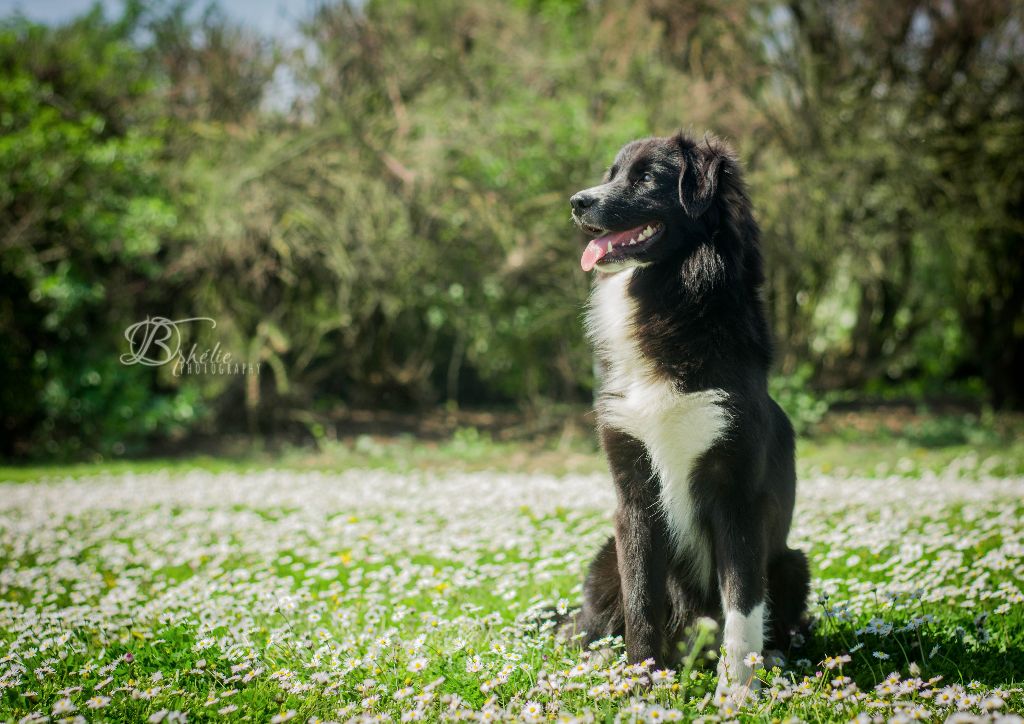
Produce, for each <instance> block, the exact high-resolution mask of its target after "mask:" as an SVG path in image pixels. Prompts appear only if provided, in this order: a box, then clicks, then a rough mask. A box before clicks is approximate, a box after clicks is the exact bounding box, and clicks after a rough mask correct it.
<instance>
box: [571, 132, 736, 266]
mask: <svg viewBox="0 0 1024 724" xmlns="http://www.w3.org/2000/svg"><path fill="white" fill-rule="evenodd" d="M734 163H735V162H734V159H733V156H732V153H731V151H730V150H729V148H728V147H727V146H726V145H725V144H723V143H721V142H720V141H716V140H713V139H704V140H703V141H701V142H699V143H698V142H694V141H693V140H691V139H689V138H688V137H686V136H685V135H682V134H680V135H676V136H670V137H667V138H644V139H641V140H638V141H633V142H631V143H627V144H626V145H625V146H623V148H622V150H620V151H619V153H618V154H617V155H616V156H615V161H614V162H613V163H612V165H611V168H609V169H608V172H607V174H606V175H605V179H604V183H602V184H601V185H599V186H593V187H591V188H589V189H584V190H583V191H580V192H579V193H576V194H574V195H573V196H572V198H571V199H569V203H570V205H571V206H572V217H573V220H574V221H575V222H576V224H577V225H578V226H579V227H580V228H581V229H583V230H584V231H585V232H586V233H587V234H588V235H593V236H595V237H596V238H594V239H593V240H591V242H590V243H589V244H587V247H586V249H585V250H584V252H583V258H582V259H581V260H580V264H581V266H582V267H583V270H584V271H590V270H591V269H593V268H594V267H597V269H599V270H600V271H603V272H616V271H621V270H622V269H628V268H630V267H634V266H647V265H649V264H654V263H657V262H659V261H663V260H666V259H669V258H673V257H676V256H678V253H679V252H681V251H682V250H683V249H685V248H687V247H693V246H695V245H696V244H698V243H700V241H701V240H703V239H706V238H708V237H709V236H710V235H711V234H712V233H713V231H714V226H715V224H716V223H717V221H718V214H717V212H716V209H715V202H716V198H717V195H718V191H719V185H720V184H719V182H720V180H721V178H722V175H723V173H727V172H728V171H730V170H731V168H732V166H733V165H734Z"/></svg>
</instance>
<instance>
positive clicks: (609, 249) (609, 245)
mask: <svg viewBox="0 0 1024 724" xmlns="http://www.w3.org/2000/svg"><path fill="white" fill-rule="evenodd" d="M608 253H609V254H611V253H612V243H611V242H610V241H609V242H608Z"/></svg>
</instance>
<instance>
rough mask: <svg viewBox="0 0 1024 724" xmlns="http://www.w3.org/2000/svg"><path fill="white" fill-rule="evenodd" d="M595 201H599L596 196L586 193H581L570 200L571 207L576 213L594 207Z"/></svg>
mask: <svg viewBox="0 0 1024 724" xmlns="http://www.w3.org/2000/svg"><path fill="white" fill-rule="evenodd" d="M595 201H597V198H596V197H595V196H592V195H590V194H588V193H587V192H586V191H580V192H579V193H578V194H573V195H572V196H571V197H570V198H569V205H570V206H572V208H573V210H574V211H580V210H582V209H585V208H587V207H589V206H593V205H594V202H595Z"/></svg>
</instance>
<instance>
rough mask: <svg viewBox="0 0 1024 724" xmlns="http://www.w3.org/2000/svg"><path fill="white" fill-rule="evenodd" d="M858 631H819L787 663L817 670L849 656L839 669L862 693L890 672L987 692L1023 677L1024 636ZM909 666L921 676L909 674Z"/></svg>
mask: <svg viewBox="0 0 1024 724" xmlns="http://www.w3.org/2000/svg"><path fill="white" fill-rule="evenodd" d="M819 624H820V622H819ZM823 628H828V629H830V630H828V631H826V630H823ZM856 628H857V627H856V626H855V625H854V624H851V623H843V624H839V625H837V624H835V623H834V622H833V623H830V624H828V625H827V626H826V627H822V626H820V625H818V626H817V627H816V630H814V631H813V632H812V633H811V634H810V636H809V638H808V640H807V642H806V643H805V644H804V646H802V647H801V648H799V649H793V650H792V651H790V653H789V660H790V663H791V664H792V662H794V661H798V660H800V659H807V660H809V661H810V662H811V666H812V667H817V665H818V664H819V663H820V662H822V661H825V660H826V657H828V656H835V655H837V654H840V653H845V652H850V651H852V652H853V653H852V654H851V657H852V660H851V661H850V662H848V663H845V664H843V667H842V672H843V674H845V675H846V676H849V677H850V678H852V679H853V680H854V681H855V682H856V683H857V686H859V687H860V688H861V689H862V690H867V689H871V688H874V687H875V686H876V685H878V684H880V683H881V682H882V681H883V680H885V678H886V677H887V676H888V675H889V674H890V673H892V672H898V673H899V674H900V676H901V678H906V677H908V676H915V675H916V676H920V677H921V678H922V679H925V680H927V679H930V678H932V677H934V676H941V677H942V681H943V683H945V684H964V685H966V684H968V683H970V682H971V681H978V682H980V683H981V684H982V685H983V686H984V687H985V688H995V687H1007V686H1013V685H1018V684H1020V682H1021V676H1022V673H1024V645H1022V644H1024V642H1022V640H1024V630H1017V631H1011V630H1007V629H1002V630H996V631H991V632H986V631H984V630H982V629H981V628H978V627H975V626H973V625H971V626H970V630H967V628H965V627H963V626H948V624H947V625H946V627H940V626H938V625H935V624H931V625H924V626H922V627H921V628H919V629H918V630H917V631H909V632H903V631H900V632H895V631H894V632H892V633H890V634H888V635H886V636H882V635H878V634H864V635H862V636H861V637H859V638H858V637H857V636H856V634H855V629H856ZM859 645H860V646H859ZM858 646H859V648H858ZM911 664H915V665H916V666H917V668H918V669H919V673H914V672H912V671H911ZM797 670H799V669H797ZM836 674H837V675H838V669H836Z"/></svg>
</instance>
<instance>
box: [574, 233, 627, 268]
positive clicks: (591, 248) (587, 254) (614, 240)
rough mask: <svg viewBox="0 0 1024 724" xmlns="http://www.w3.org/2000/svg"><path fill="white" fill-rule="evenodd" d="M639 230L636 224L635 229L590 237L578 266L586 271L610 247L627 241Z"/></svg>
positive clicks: (592, 266) (609, 249) (599, 259)
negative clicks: (594, 237)
mask: <svg viewBox="0 0 1024 724" xmlns="http://www.w3.org/2000/svg"><path fill="white" fill-rule="evenodd" d="M641 230H642V227H639V226H638V227H636V228H635V229H627V230H626V231H618V232H612V233H610V234H605V235H604V236H599V237H597V238H596V239H592V240H591V242H590V243H589V244H587V248H586V249H584V250H583V257H582V258H581V259H580V266H581V267H583V271H585V272H588V271H590V270H591V269H593V268H594V265H595V264H597V262H599V261H601V258H602V257H603V256H604V255H605V254H607V253H608V252H609V251H611V249H612V248H614V247H616V246H618V245H619V244H620V243H626V242H628V241H629V240H630V239H632V238H633V237H634V236H636V234H637V232H639V231H641ZM609 247H611V248H609Z"/></svg>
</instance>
